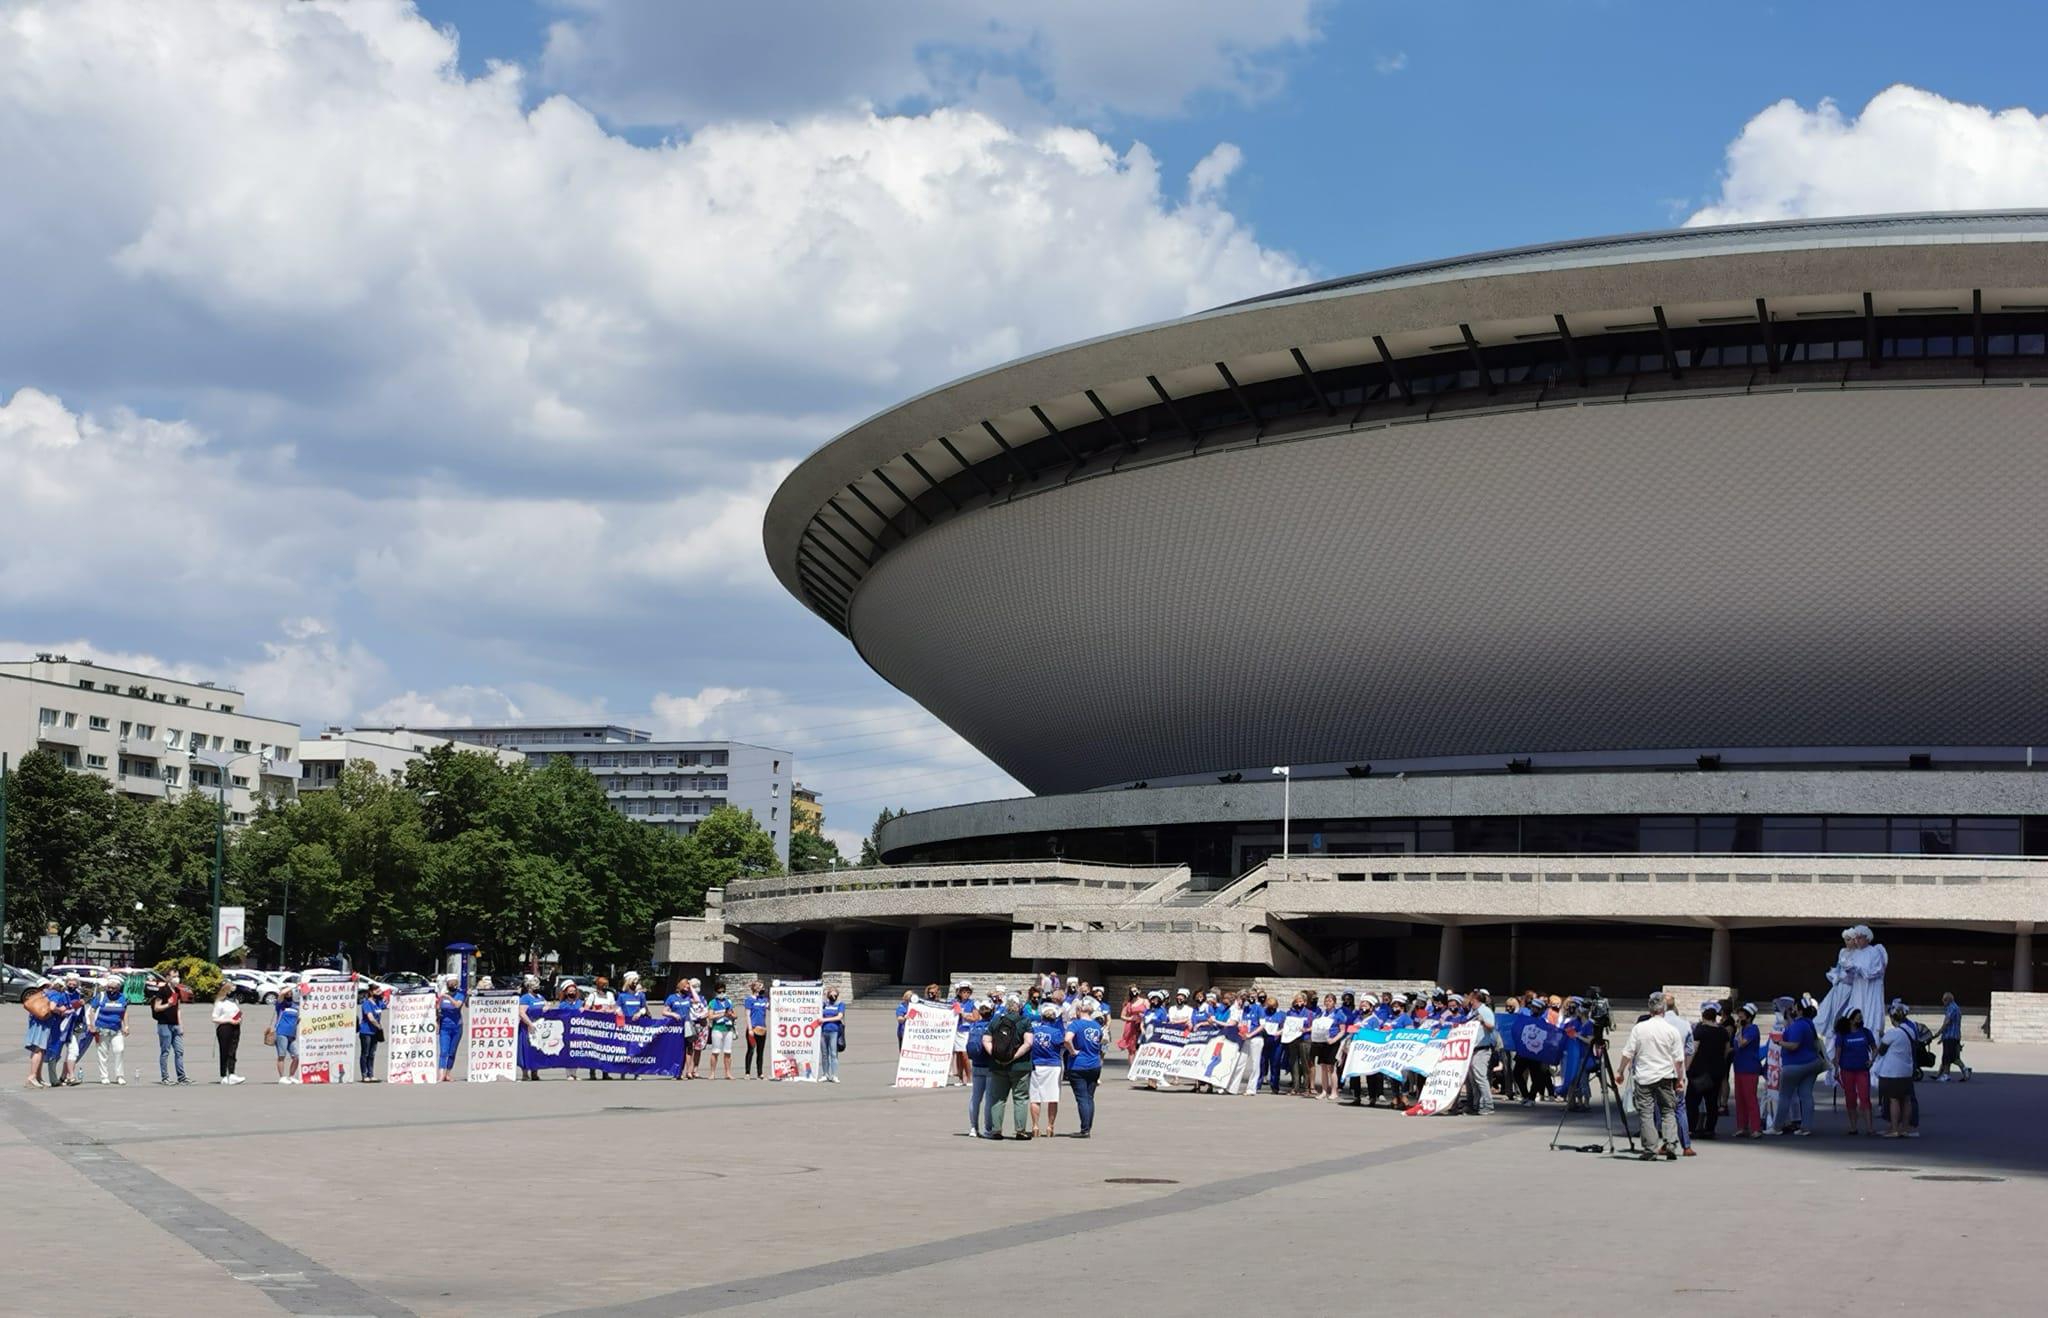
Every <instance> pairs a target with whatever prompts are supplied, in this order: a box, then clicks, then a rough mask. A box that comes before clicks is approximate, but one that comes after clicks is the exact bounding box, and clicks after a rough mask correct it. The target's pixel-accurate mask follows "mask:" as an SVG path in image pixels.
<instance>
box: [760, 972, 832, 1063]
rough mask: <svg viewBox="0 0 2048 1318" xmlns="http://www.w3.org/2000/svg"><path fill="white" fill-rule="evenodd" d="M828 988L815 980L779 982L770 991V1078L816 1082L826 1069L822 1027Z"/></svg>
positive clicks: (770, 987) (772, 985)
mask: <svg viewBox="0 0 2048 1318" xmlns="http://www.w3.org/2000/svg"><path fill="white" fill-rule="evenodd" d="M824 1016H825V985H824V984H823V983H822V982H820V981H818V980H815V979H809V980H780V979H778V980H776V981H775V982H774V983H773V984H771V985H770V986H769V988H768V1049H769V1051H768V1074H769V1076H770V1078H772V1079H775V1080H812V1081H815V1080H816V1079H817V1078H818V1068H819V1066H820V1065H822V1061H821V1058H820V1055H819V1051H818V1046H819V1037H820V1036H819V1032H818V1026H819V1023H820V1022H821V1021H822V1020H823V1019H824Z"/></svg>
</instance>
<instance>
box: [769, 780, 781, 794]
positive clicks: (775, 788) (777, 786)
mask: <svg viewBox="0 0 2048 1318" xmlns="http://www.w3.org/2000/svg"><path fill="white" fill-rule="evenodd" d="M768 795H770V796H780V795H782V784H781V783H769V784H768Z"/></svg>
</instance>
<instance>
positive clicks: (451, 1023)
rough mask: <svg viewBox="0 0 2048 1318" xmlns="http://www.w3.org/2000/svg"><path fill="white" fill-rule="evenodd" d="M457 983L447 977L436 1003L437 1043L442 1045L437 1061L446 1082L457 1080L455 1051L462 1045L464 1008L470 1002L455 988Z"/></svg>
mask: <svg viewBox="0 0 2048 1318" xmlns="http://www.w3.org/2000/svg"><path fill="white" fill-rule="evenodd" d="M456 982H457V981H456V978H455V976H453V975H449V976H446V977H445V978H444V979H443V981H442V983H443V984H444V985H445V987H444V988H443V990H442V992H441V997H440V1000H439V1001H438V1002H436V1003H435V1014H436V1015H437V1016H438V1017H439V1020H440V1037H439V1039H438V1041H437V1042H438V1043H439V1044H440V1048H439V1052H440V1056H439V1057H438V1059H437V1060H438V1061H439V1062H440V1070H441V1079H442V1080H444V1081H451V1080H453V1079H454V1078H455V1050H456V1048H457V1047H459V1046H460V1045H461V1043H462V1008H463V1006H464V1004H465V1003H467V1001H468V999H467V998H466V997H464V996H463V994H462V992H461V991H460V990H459V989H457V988H456V987H455V985H456Z"/></svg>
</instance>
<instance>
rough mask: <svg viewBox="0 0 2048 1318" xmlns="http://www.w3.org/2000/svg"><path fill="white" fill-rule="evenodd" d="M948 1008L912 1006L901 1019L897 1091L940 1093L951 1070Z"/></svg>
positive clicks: (950, 1011) (950, 1015) (951, 1028)
mask: <svg viewBox="0 0 2048 1318" xmlns="http://www.w3.org/2000/svg"><path fill="white" fill-rule="evenodd" d="M953 1031H954V1016H953V1009H952V1008H951V1007H947V1006H943V1005H941V1004H939V1003H935V1002H913V1003H911V1004H910V1012H909V1014H908V1015H906V1016H905V1017H904V1018H903V1049H902V1051H901V1052H899V1053H897V1055H896V1087H897V1088H898V1089H943V1088H945V1085H946V1076H947V1075H948V1074H949V1073H950V1072H951V1071H952V1069H953Z"/></svg>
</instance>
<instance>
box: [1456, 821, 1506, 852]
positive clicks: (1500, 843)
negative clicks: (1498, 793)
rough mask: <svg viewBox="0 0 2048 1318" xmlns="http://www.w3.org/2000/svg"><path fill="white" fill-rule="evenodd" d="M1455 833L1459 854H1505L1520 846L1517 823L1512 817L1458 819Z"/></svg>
mask: <svg viewBox="0 0 2048 1318" xmlns="http://www.w3.org/2000/svg"><path fill="white" fill-rule="evenodd" d="M1456 833H1457V838H1458V850H1459V851H1460V852H1488V853H1499V854H1507V853H1512V852H1514V851H1517V850H1519V849H1520V846H1521V838H1520V833H1521V829H1520V827H1519V821H1517V820H1516V819H1515V818H1514V817H1513V816H1512V815H1509V816H1482V817H1479V818H1473V819H1460V820H1458V821H1457V828H1456Z"/></svg>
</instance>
